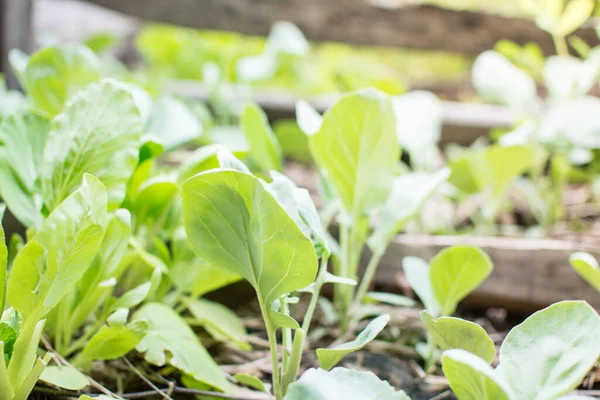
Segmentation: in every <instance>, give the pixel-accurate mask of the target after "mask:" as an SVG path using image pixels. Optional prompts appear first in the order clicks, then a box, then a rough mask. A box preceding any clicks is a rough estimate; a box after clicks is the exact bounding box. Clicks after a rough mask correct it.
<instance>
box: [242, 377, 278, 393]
mask: <svg viewBox="0 0 600 400" xmlns="http://www.w3.org/2000/svg"><path fill="white" fill-rule="evenodd" d="M233 377H234V378H235V380H236V381H238V382H239V383H241V384H242V385H246V386H249V387H251V388H253V389H256V390H260V391H261V392H265V393H269V391H270V390H271V385H269V384H268V383H264V382H263V381H261V380H260V379H258V378H257V377H255V376H252V375H248V374H235V375H233Z"/></svg>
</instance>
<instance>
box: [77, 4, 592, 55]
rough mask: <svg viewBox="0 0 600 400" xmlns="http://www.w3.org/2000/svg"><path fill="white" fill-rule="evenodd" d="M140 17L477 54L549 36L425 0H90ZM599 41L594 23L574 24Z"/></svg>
mask: <svg viewBox="0 0 600 400" xmlns="http://www.w3.org/2000/svg"><path fill="white" fill-rule="evenodd" d="M88 1H89V2H92V3H95V4H98V5H100V6H104V7H107V8H110V9H113V10H116V11H120V12H122V13H125V14H128V15H133V16H137V17H140V18H142V19H145V20H154V21H161V22H166V23H170V24H176V25H184V26H188V27H192V28H200V29H216V30H228V31H236V32H240V33H244V34H248V35H261V36H265V35H267V34H268V32H269V29H270V27H271V25H272V24H273V23H274V22H276V21H279V20H286V21H291V22H293V23H294V24H296V25H298V26H299V27H300V29H302V30H303V32H304V33H305V34H306V36H307V37H308V38H309V39H310V40H316V41H338V42H349V43H357V44H369V45H378V46H400V47H411V48H419V49H428V50H446V51H455V52H461V53H470V54H477V53H481V52H483V51H485V50H488V49H490V48H492V47H493V46H494V45H495V44H496V42H497V41H498V40H501V39H509V40H513V41H515V42H517V43H520V44H524V43H526V42H528V41H531V42H536V43H539V44H540V45H541V46H542V48H543V49H544V51H545V52H546V53H547V54H553V53H554V45H553V43H552V39H551V37H550V36H549V35H548V34H547V33H546V32H543V31H542V30H540V29H539V28H538V27H537V26H536V25H535V23H534V22H533V21H531V20H526V19H515V18H506V17H503V16H499V15H493V14H486V13H476V12H469V11H454V10H448V9H442V8H439V7H434V6H424V5H420V4H417V3H416V2H414V1H410V0H393V1H391V0H386V1H382V0H378V1H375V0H260V1H257V0H127V1H124V0H88ZM577 35H578V36H579V37H581V38H582V39H583V40H585V41H586V42H588V43H591V44H595V43H598V37H597V36H596V33H595V32H594V29H593V27H591V26H590V27H585V28H583V29H580V30H578V31H577Z"/></svg>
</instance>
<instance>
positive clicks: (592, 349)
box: [497, 301, 600, 400]
mask: <svg viewBox="0 0 600 400" xmlns="http://www.w3.org/2000/svg"><path fill="white" fill-rule="evenodd" d="M599 356H600V316H598V314H597V313H596V311H595V310H594V309H593V308H592V307H590V306H589V305H588V304H587V303H586V302H584V301H563V302H560V303H556V304H553V305H551V306H550V307H547V308H545V309H543V310H541V311H538V312H536V313H534V314H533V315H531V316H530V317H529V318H527V319H526V320H525V321H524V322H523V323H522V324H520V325H517V326H516V327H515V328H513V329H512V330H511V331H510V332H509V333H508V335H507V336H506V338H505V340H504V342H503V344H502V347H501V348H500V365H499V366H498V368H497V372H498V373H499V374H500V375H501V376H503V377H504V379H505V380H506V381H507V382H508V384H509V385H510V387H511V388H512V390H513V392H514V394H515V396H516V397H517V398H532V399H533V398H535V399H536V400H550V399H555V398H557V397H559V396H563V395H566V394H568V393H569V392H570V391H571V390H573V389H574V388H576V387H577V385H579V384H580V383H581V380H582V379H583V378H584V377H585V375H586V374H587V373H588V371H589V370H590V369H591V368H592V366H593V365H594V364H595V362H596V361H597V360H598V357H599Z"/></svg>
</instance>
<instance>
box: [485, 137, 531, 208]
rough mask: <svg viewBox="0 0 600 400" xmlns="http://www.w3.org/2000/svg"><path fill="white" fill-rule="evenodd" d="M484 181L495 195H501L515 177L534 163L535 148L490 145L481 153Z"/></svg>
mask: <svg viewBox="0 0 600 400" xmlns="http://www.w3.org/2000/svg"><path fill="white" fill-rule="evenodd" d="M483 157H484V160H485V163H486V165H487V170H486V171H485V182H486V183H487V185H488V186H489V187H490V188H491V189H492V192H493V194H494V195H496V196H501V195H503V194H504V193H505V192H506V190H507V189H508V186H509V185H510V184H511V182H513V181H514V180H515V179H516V178H517V177H519V176H520V175H521V174H523V173H524V172H525V171H527V170H528V169H529V168H531V167H532V166H533V165H534V163H535V149H533V148H532V147H525V146H510V147H502V146H491V147H490V148H488V149H487V150H486V152H485V153H484V155H483Z"/></svg>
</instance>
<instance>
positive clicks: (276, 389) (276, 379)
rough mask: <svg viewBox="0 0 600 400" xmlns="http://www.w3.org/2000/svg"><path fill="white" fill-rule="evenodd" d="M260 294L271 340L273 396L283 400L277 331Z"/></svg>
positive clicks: (261, 308) (259, 297)
mask: <svg viewBox="0 0 600 400" xmlns="http://www.w3.org/2000/svg"><path fill="white" fill-rule="evenodd" d="M257 294H258V296H257V297H258V304H259V305H260V311H261V313H262V316H263V319H264V320H265V328H266V330H267V338H268V339H269V350H270V352H271V367H272V370H273V394H275V398H276V399H277V400H282V399H283V396H282V395H281V381H280V374H279V357H278V354H277V334H276V329H275V327H274V325H273V322H272V321H271V317H270V316H269V310H268V309H267V307H266V305H265V303H264V301H263V299H262V296H261V294H260V293H257Z"/></svg>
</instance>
